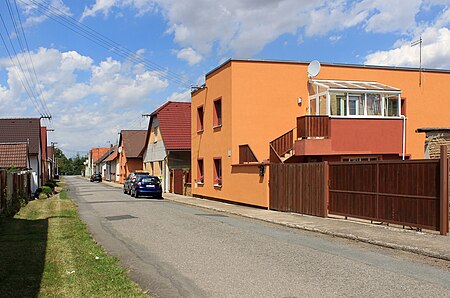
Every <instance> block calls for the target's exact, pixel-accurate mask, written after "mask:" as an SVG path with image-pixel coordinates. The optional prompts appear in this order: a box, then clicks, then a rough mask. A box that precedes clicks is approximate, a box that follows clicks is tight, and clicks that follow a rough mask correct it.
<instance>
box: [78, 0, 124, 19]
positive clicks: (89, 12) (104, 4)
mask: <svg viewBox="0 0 450 298" xmlns="http://www.w3.org/2000/svg"><path fill="white" fill-rule="evenodd" d="M118 2H119V1H116V0H97V1H95V4H94V5H93V6H92V7H91V8H87V7H85V8H84V12H83V14H82V15H81V20H83V19H84V18H86V17H94V16H96V15H97V13H99V12H100V13H102V14H103V15H104V16H108V14H109V12H110V10H111V9H112V8H113V7H114V6H115V5H117V3H118Z"/></svg>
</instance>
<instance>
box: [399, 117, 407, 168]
mask: <svg viewBox="0 0 450 298" xmlns="http://www.w3.org/2000/svg"><path fill="white" fill-rule="evenodd" d="M400 117H401V118H402V119H403V129H402V130H403V135H402V160H405V147H406V144H405V143H406V117H405V115H400Z"/></svg>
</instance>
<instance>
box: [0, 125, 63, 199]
mask: <svg viewBox="0 0 450 298" xmlns="http://www.w3.org/2000/svg"><path fill="white" fill-rule="evenodd" d="M55 169H56V162H55V157H54V147H53V146H48V144H47V127H45V126H42V125H41V119H40V118H2V119H0V171H28V172H30V173H31V191H32V192H33V193H34V192H36V190H37V189H38V188H39V187H40V186H42V185H44V184H45V183H46V182H47V181H48V180H53V179H54V176H55Z"/></svg>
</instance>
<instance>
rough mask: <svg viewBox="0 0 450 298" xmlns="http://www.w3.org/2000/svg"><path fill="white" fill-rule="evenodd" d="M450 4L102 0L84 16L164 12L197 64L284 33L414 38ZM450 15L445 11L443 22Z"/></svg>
mask: <svg viewBox="0 0 450 298" xmlns="http://www.w3.org/2000/svg"><path fill="white" fill-rule="evenodd" d="M448 3H449V1H448V0H398V1H395V3H393V1H392V0H359V1H348V0H322V1H313V0H279V1H268V0H265V1H241V0H228V1H223V2H220V3H218V4H216V5H211V2H210V1H209V0H191V1H178V0H139V1H138V0H121V1H120V0H97V1H96V2H95V3H94V4H93V5H92V6H91V7H90V8H88V7H86V8H85V13H84V14H83V16H86V15H90V16H94V15H97V14H103V15H108V14H109V13H110V12H111V11H112V10H113V9H114V8H115V7H116V8H133V9H136V10H137V11H138V14H140V15H142V14H145V13H149V12H150V13H154V12H158V13H161V14H162V15H163V16H164V18H165V19H166V20H167V33H168V34H172V35H173V39H174V42H176V43H177V44H179V45H180V46H181V47H182V48H183V50H181V51H180V52H178V56H181V57H179V58H182V59H185V60H186V61H188V62H189V63H190V64H191V65H193V64H195V63H198V62H196V61H198V60H199V59H200V58H199V57H198V56H197V55H201V56H207V55H210V53H211V51H212V50H213V49H216V48H217V52H218V56H219V58H220V56H222V55H226V56H229V55H230V52H231V53H233V54H234V55H235V56H244V57H245V56H252V55H254V54H256V53H258V52H259V51H261V50H262V49H263V48H264V47H265V46H266V45H267V44H268V43H270V42H272V41H274V40H275V39H277V38H278V37H279V36H281V35H283V34H292V35H295V36H297V38H298V39H299V40H301V39H302V38H303V34H305V35H306V36H317V35H326V34H330V33H336V32H340V31H342V30H345V29H348V28H351V27H358V26H359V27H360V28H362V29H363V30H365V31H368V32H375V33H387V32H393V33H397V34H403V35H407V36H411V35H413V34H414V32H415V31H416V30H417V28H418V27H419V26H420V25H421V24H417V23H416V17H417V14H418V13H419V12H420V10H421V9H426V8H431V7H433V6H435V5H448ZM448 19H449V18H448V17H447V15H443V18H442V20H443V22H444V21H446V20H448ZM333 36H338V34H333ZM333 36H332V37H333ZM330 41H331V42H335V41H336V40H333V38H331V39H330ZM187 49H189V52H188V50H187ZM190 49H192V51H191V50H190ZM193 53H196V54H197V55H194V54H193Z"/></svg>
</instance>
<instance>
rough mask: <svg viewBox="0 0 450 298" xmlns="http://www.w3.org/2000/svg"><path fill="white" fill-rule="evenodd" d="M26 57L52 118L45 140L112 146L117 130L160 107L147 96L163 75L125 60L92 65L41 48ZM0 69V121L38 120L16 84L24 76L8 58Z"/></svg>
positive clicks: (70, 53) (160, 84) (158, 88)
mask: <svg viewBox="0 0 450 298" xmlns="http://www.w3.org/2000/svg"><path fill="white" fill-rule="evenodd" d="M21 55H23V54H21ZM21 55H19V58H21V57H20V56H21ZM30 55H31V57H32V59H33V61H34V65H35V69H36V73H37V77H38V78H39V79H40V82H39V84H40V85H41V87H42V91H43V95H44V96H43V98H45V99H46V101H47V106H48V107H49V108H50V112H51V113H52V114H53V116H54V117H53V127H54V128H55V129H56V130H55V133H54V134H53V135H52V136H51V137H52V138H53V137H57V140H58V142H59V143H60V144H67V148H79V147H80V146H81V147H85V146H86V147H89V146H94V145H98V144H99V145H102V144H103V143H105V142H106V141H112V142H114V140H115V137H116V136H117V135H116V133H117V131H118V130H119V128H120V129H122V128H127V127H128V126H129V121H130V119H131V118H134V117H136V115H139V117H140V115H141V113H142V111H143V110H145V109H146V108H148V106H157V105H159V104H160V102H157V101H154V100H152V99H151V97H152V95H153V93H155V92H158V91H163V90H165V89H166V88H167V86H168V82H167V80H165V79H162V76H164V75H165V74H164V73H161V72H152V71H147V70H145V69H143V68H142V66H140V65H133V64H132V63H131V62H129V61H126V62H124V63H121V62H119V61H116V60H114V59H112V58H107V59H105V60H104V61H101V62H100V63H94V61H93V60H92V58H90V57H88V56H83V55H80V54H79V53H77V52H75V51H66V52H60V51H59V50H56V49H46V48H40V49H39V50H37V51H36V52H31V53H30ZM0 67H4V68H5V74H6V75H7V84H6V85H5V86H3V85H0V106H1V107H2V109H0V116H9V117H14V116H21V117H23V116H33V117H36V116H39V113H38V112H36V111H35V110H34V108H33V105H32V104H31V101H30V100H29V99H27V97H28V95H27V94H26V93H25V91H24V89H23V87H22V84H21V82H20V80H19V76H22V77H23V75H24V74H23V73H20V75H19V73H18V72H17V70H16V68H15V67H13V66H12V64H11V62H10V61H9V60H8V59H4V58H3V59H0ZM34 89H35V90H40V89H39V88H37V87H36V88H34ZM181 97H182V96H181V95H180V99H181ZM3 111H6V113H5V114H3ZM60 131H62V132H64V133H60ZM102 142H103V143H102ZM80 144H83V145H80Z"/></svg>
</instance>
